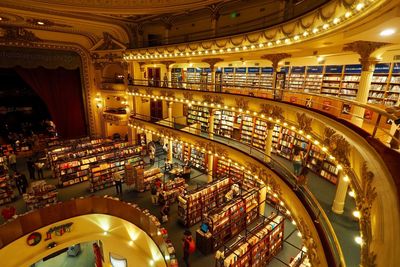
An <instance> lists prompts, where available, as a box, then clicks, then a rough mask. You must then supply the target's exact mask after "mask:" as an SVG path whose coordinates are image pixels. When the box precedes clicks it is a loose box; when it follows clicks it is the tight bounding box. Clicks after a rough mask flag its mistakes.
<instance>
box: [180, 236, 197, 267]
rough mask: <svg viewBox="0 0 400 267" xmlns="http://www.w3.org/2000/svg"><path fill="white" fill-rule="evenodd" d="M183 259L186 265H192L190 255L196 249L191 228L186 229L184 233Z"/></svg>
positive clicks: (188, 266) (187, 266)
mask: <svg viewBox="0 0 400 267" xmlns="http://www.w3.org/2000/svg"><path fill="white" fill-rule="evenodd" d="M182 241H183V261H184V262H185V265H186V267H190V263H189V256H190V254H191V253H193V252H194V251H195V249H196V246H195V243H194V239H193V237H192V233H191V232H190V231H189V230H185V232H184V233H183V239H182Z"/></svg>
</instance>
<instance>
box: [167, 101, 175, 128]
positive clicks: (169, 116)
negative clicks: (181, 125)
mask: <svg viewBox="0 0 400 267" xmlns="http://www.w3.org/2000/svg"><path fill="white" fill-rule="evenodd" d="M173 105H174V102H168V121H169V122H170V126H171V127H174V125H173V123H174V118H173V117H172V108H173Z"/></svg>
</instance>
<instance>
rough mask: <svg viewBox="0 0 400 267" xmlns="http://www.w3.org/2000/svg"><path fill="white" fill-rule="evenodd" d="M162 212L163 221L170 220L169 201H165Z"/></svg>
mask: <svg viewBox="0 0 400 267" xmlns="http://www.w3.org/2000/svg"><path fill="white" fill-rule="evenodd" d="M160 213H161V221H162V222H163V223H165V222H168V215H169V205H168V201H165V203H164V206H163V207H162V208H161V210H160Z"/></svg>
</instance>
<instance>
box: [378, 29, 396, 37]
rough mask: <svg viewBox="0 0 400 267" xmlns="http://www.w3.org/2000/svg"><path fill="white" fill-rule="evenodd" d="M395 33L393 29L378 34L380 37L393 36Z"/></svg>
mask: <svg viewBox="0 0 400 267" xmlns="http://www.w3.org/2000/svg"><path fill="white" fill-rule="evenodd" d="M395 32H396V30H395V29H385V30H383V31H381V33H380V34H379V35H380V36H390V35H393V34H394V33H395Z"/></svg>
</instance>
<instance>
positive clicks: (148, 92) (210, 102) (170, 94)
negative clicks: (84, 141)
mask: <svg viewBox="0 0 400 267" xmlns="http://www.w3.org/2000/svg"><path fill="white" fill-rule="evenodd" d="M134 83H135V84H138V83H140V81H138V82H135V81H134ZM144 83H146V85H145V86H143V85H142V86H138V85H135V86H130V91H129V92H128V94H130V95H133V96H135V97H139V98H150V99H153V100H166V101H168V102H173V103H181V104H188V105H190V104H193V105H200V106H206V107H209V108H215V109H225V110H230V111H231V110H234V111H235V112H239V113H243V114H250V115H253V114H255V115H256V116H259V117H261V118H264V120H267V119H268V120H269V119H270V118H269V117H268V116H270V115H269V114H268V113H266V111H264V110H262V108H261V107H262V104H263V103H265V104H268V105H275V106H278V107H281V108H282V109H284V110H285V112H284V114H283V115H284V117H285V119H284V120H281V121H279V120H276V119H275V118H274V119H273V120H272V122H273V123H278V124H281V125H283V126H285V124H286V126H287V127H291V125H292V127H295V128H297V129H298V127H299V125H298V122H295V117H296V116H295V114H296V112H298V111H304V112H305V113H306V114H307V115H310V116H312V117H313V118H314V121H315V122H316V121H318V124H317V125H314V126H313V129H316V130H317V132H314V133H313V134H312V136H310V138H312V140H314V139H315V140H318V143H323V133H322V132H323V129H324V128H326V126H327V125H328V126H330V127H332V128H334V129H335V130H338V131H340V132H341V133H342V134H344V135H345V137H346V139H348V140H349V142H350V143H351V144H352V145H353V146H354V147H355V148H354V149H356V150H357V151H358V152H356V153H359V155H358V156H356V159H353V160H351V161H352V164H355V163H356V165H354V166H353V168H354V170H351V169H349V170H348V171H347V174H348V175H349V176H351V185H352V187H353V190H354V191H356V192H360V193H362V192H363V191H364V190H365V188H364V186H365V185H363V184H364V183H365V179H366V178H365V177H364V176H363V174H362V172H360V169H361V167H360V165H359V164H360V163H357V162H360V161H363V160H365V161H367V162H368V165H369V166H370V167H372V169H373V170H374V173H375V175H376V176H377V177H378V178H379V180H380V182H379V183H374V187H375V186H376V187H377V191H378V196H379V198H380V199H381V200H379V201H378V202H380V201H383V199H386V200H385V202H386V203H390V205H385V206H383V207H381V208H382V209H374V212H377V213H376V214H375V215H374V216H375V218H379V219H378V220H380V223H378V224H375V226H374V227H379V225H386V226H385V227H386V229H387V230H388V231H387V232H386V233H381V234H382V235H384V236H390V235H391V234H390V232H391V231H392V230H391V226H390V227H389V225H393V222H392V223H391V222H389V221H388V222H386V223H385V222H384V221H385V220H386V219H387V217H385V216H383V214H384V213H387V212H389V211H386V212H385V211H384V209H386V208H388V209H390V210H391V209H392V208H393V210H392V211H391V212H394V213H396V214H397V213H398V210H397V208H396V207H397V206H396V205H397V204H396V203H397V198H398V195H397V193H396V192H395V191H396V189H395V187H396V185H394V184H395V183H396V181H397V179H396V176H397V175H398V172H397V171H396V170H397V168H398V166H397V164H396V162H397V159H398V152H397V151H396V150H394V149H389V148H387V147H385V146H384V145H383V144H382V143H381V141H379V140H378V139H377V137H378V136H377V135H376V134H377V133H378V130H379V128H380V125H379V124H378V123H377V124H375V126H376V127H373V129H372V130H371V131H370V133H368V132H366V131H364V130H361V129H360V128H358V127H355V126H354V125H352V124H351V123H350V122H349V121H348V120H349V118H347V120H346V118H342V117H341V116H340V114H341V113H340V112H339V116H338V117H335V116H334V115H332V114H331V113H328V112H326V111H324V110H323V109H322V108H321V110H318V109H316V108H315V107H318V106H317V105H316V104H315V105H313V106H312V108H309V107H306V106H305V105H299V104H294V103H291V102H290V101H283V100H285V98H284V97H283V98H282V99H280V100H278V99H273V97H274V92H273V91H272V92H271V90H270V93H271V96H270V98H269V99H266V98H262V97H254V96H251V97H249V96H247V95H246V96H245V95H243V96H242V97H240V98H238V97H237V95H236V94H232V93H216V92H211V91H206V90H205V89H204V88H203V89H204V90H190V89H175V88H155V87H151V86H150V87H149V86H148V85H147V81H142V84H144ZM193 85H194V84H192V86H193ZM197 86H200V85H197ZM178 87H180V86H178ZM182 87H183V83H182ZM220 88H221V91H224V87H220ZM212 90H215V85H213V86H212ZM259 90H260V91H259V93H261V92H263V91H261V90H267V91H268V89H259ZM251 92H254V91H251ZM247 93H248V92H246V94H247ZM298 94H299V95H300V96H301V95H303V96H308V95H309V94H302V93H300V92H299V93H298ZM283 96H285V91H283ZM318 97H323V96H318ZM328 98H329V97H328ZM330 99H335V100H338V101H343V103H352V104H354V105H357V103H355V102H353V101H349V100H343V99H336V98H330ZM238 101H239V102H243V101H244V102H247V103H248V107H247V108H243V109H242V108H239V106H238V105H237V102H238ZM313 101H315V102H314V103H319V102H317V101H316V100H315V99H313ZM319 104H320V105H321V106H322V104H323V103H319ZM360 106H364V107H368V108H370V106H368V105H360ZM332 108H335V106H332ZM371 108H373V107H371ZM376 110H377V112H379V114H380V115H381V117H382V118H383V117H386V118H390V119H396V118H395V117H394V116H392V115H391V114H388V113H386V112H385V111H383V110H379V109H376ZM271 119H272V118H271ZM313 123H314V122H313ZM374 128H376V129H375V130H374ZM382 132H383V133H385V132H386V134H387V135H389V133H388V131H387V130H386V129H385V128H383V130H382ZM374 134H375V135H374ZM304 135H306V134H305V133H304ZM360 137H362V138H360ZM390 137H391V138H393V136H392V135H390ZM393 139H394V140H397V141H398V139H396V138H393ZM224 142H226V143H228V142H229V140H225V141H224ZM253 151H257V150H256V149H253ZM361 151H362V152H361ZM382 151H385V152H382ZM328 152H329V151H328ZM257 153H258V151H257ZM352 154H354V153H352ZM386 166H387V168H388V169H386ZM392 177H393V178H392ZM381 186H383V187H386V189H383V187H382V188H379V189H378V187H381ZM386 192H391V193H390V196H389V194H387V193H386ZM389 199H390V200H389ZM360 201H363V200H360ZM375 203H376V202H375ZM392 204H393V205H394V206H392ZM327 208H328V209H327V210H329V208H330V207H327ZM327 210H326V211H327ZM396 216H397V215H396ZM392 233H393V232H392ZM347 242H354V241H347ZM377 242H378V243H379V241H377ZM375 247H376V246H375ZM383 248H384V246H383V245H382V247H381V249H380V250H379V251H382V252H383V251H384V249H383ZM389 254H391V253H389ZM393 259H395V258H393V257H392V260H393ZM381 260H382V258H381Z"/></svg>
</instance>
